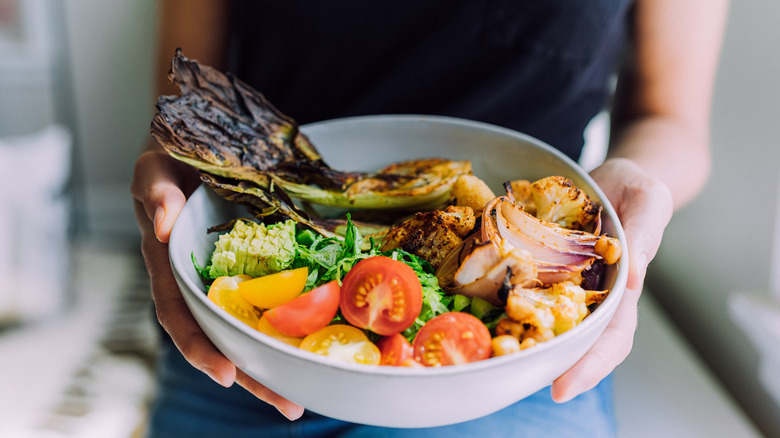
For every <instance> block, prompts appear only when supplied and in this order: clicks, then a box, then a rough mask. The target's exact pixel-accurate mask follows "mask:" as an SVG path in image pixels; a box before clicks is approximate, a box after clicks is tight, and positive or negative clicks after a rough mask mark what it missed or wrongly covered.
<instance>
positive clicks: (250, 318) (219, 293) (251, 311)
mask: <svg viewBox="0 0 780 438" xmlns="http://www.w3.org/2000/svg"><path fill="white" fill-rule="evenodd" d="M251 278H252V277H250V276H248V275H236V276H233V277H227V276H225V277H218V278H216V279H215V280H214V282H213V283H211V286H210V287H209V293H208V297H209V299H210V300H211V301H213V302H214V304H216V305H217V306H219V307H221V308H223V309H225V310H227V312H228V313H229V314H231V315H233V316H235V317H236V318H238V319H239V320H240V321H241V322H244V323H245V324H247V325H250V326H252V327H257V323H258V322H259V321H260V316H259V314H260V312H259V311H258V310H257V309H256V308H255V306H253V305H252V303H250V302H249V301H247V300H245V299H244V298H243V297H242V296H241V294H240V293H239V292H238V285H239V284H240V283H241V282H244V281H246V280H249V279H251Z"/></svg>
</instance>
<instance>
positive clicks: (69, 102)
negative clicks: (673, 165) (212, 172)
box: [0, 0, 780, 437]
mask: <svg viewBox="0 0 780 438" xmlns="http://www.w3.org/2000/svg"><path fill="white" fill-rule="evenodd" d="M155 15H156V3H155V2H154V1H152V0H135V1H123V0H0V169H2V178H3V181H4V184H3V186H2V188H1V189H0V202H1V204H0V205H1V206H2V208H0V278H2V279H3V281H2V282H1V283H0V367H2V368H0V370H1V371H2V372H0V394H3V397H0V418H2V420H0V436H9V437H17V436H47V437H49V436H64V437H69V436H78V437H87V436H100V437H110V436H117V437H130V436H139V433H140V432H139V431H140V430H142V428H143V424H144V421H145V415H146V409H147V406H148V402H149V400H150V398H151V397H152V395H153V393H154V387H153V384H152V378H151V375H152V367H153V363H154V349H155V342H156V339H155V332H154V326H153V324H154V321H153V316H152V310H151V303H150V300H149V292H148V279H147V278H146V276H145V271H144V269H143V263H142V261H141V259H140V254H139V250H138V248H139V235H138V232H137V229H136V225H135V219H134V216H133V210H132V201H131V198H130V193H129V184H130V180H131V177H132V172H133V164H134V161H135V157H136V156H137V154H138V152H139V148H140V147H141V145H142V143H143V142H144V141H145V139H146V138H147V135H148V128H149V122H150V120H151V117H152V115H153V112H154V107H153V102H154V100H155V96H153V95H152V91H151V84H152V80H153V76H152V75H153V72H152V60H153V56H154V53H153V47H154V39H155V31H156V29H155ZM777 16H780V3H778V2H774V1H756V2H732V5H731V13H730V17H729V24H728V29H727V35H726V39H725V43H724V48H723V55H722V58H721V66H720V71H719V76H718V81H717V89H716V93H715V102H714V109H713V131H712V132H713V137H712V144H713V156H714V157H713V159H714V163H713V174H712V177H711V180H710V183H709V185H708V187H707V188H706V189H705V191H704V193H703V194H702V195H701V196H699V198H697V199H696V200H695V201H694V202H693V203H692V204H690V205H689V206H688V207H686V208H685V209H684V210H682V211H680V212H679V214H678V215H677V216H676V217H675V218H674V220H673V222H672V224H671V225H670V227H669V228H668V231H667V233H666V236H665V242H664V244H663V246H662V248H661V251H660V254H659V256H658V257H657V258H656V260H655V261H654V262H653V263H652V264H651V265H650V271H649V278H648V290H647V293H645V294H644V296H643V298H642V303H641V307H640V322H639V331H638V335H637V341H636V344H635V349H634V352H633V353H632V355H631V356H630V357H629V359H628V360H627V361H626V363H625V364H624V365H622V366H621V367H619V368H618V370H617V372H616V378H617V389H616V391H617V399H618V400H617V401H618V407H617V414H618V421H619V425H620V433H621V436H626V437H634V436H704V435H706V436H762V435H763V436H780V374H778V373H776V372H773V371H775V370H778V369H780V190H779V188H780V178H779V176H778V175H779V174H780V172H778V169H780V147H777V146H778V145H777V142H778V140H777V139H778V138H780V87H779V86H778V85H777V83H776V81H777V78H778V77H780V52H778V49H777V46H776V44H777V41H780V30H778V28H777V26H776V25H775V23H774V20H775V17H777Z"/></svg>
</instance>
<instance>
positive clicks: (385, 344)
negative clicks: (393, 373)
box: [376, 333, 414, 367]
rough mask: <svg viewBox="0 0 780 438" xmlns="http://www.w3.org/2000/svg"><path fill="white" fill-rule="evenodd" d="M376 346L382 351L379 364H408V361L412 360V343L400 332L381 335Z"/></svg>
mask: <svg viewBox="0 0 780 438" xmlns="http://www.w3.org/2000/svg"><path fill="white" fill-rule="evenodd" d="M376 346H377V347H379V351H380V352H381V353H382V359H381V360H380V361H379V365H389V366H396V367H400V366H409V365H410V364H411V363H410V362H413V361H414V359H413V358H412V344H410V343H409V341H407V340H406V338H405V337H404V335H402V334H400V333H396V334H393V335H390V336H385V337H383V338H382V339H380V340H379V341H378V342H377V343H376Z"/></svg>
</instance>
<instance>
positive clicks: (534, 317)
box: [506, 281, 588, 342]
mask: <svg viewBox="0 0 780 438" xmlns="http://www.w3.org/2000/svg"><path fill="white" fill-rule="evenodd" d="M506 313H507V316H508V317H509V318H511V319H512V320H513V321H517V322H519V323H523V324H525V325H527V326H528V329H527V330H526V332H527V333H523V337H522V339H524V338H526V337H532V338H534V339H536V340H537V341H539V342H543V341H546V340H549V339H551V338H552V337H553V336H558V335H560V334H561V333H564V332H566V331H567V330H570V329H571V328H573V327H574V326H576V325H577V324H579V323H580V322H581V321H582V320H583V319H584V318H585V317H586V316H588V307H587V305H586V293H585V290H584V289H583V288H581V287H580V286H577V285H575V284H574V283H572V282H570V281H564V282H562V283H556V284H553V285H552V286H550V287H548V288H521V287H516V288H514V289H512V291H511V292H510V293H509V297H508V298H507V304H506Z"/></svg>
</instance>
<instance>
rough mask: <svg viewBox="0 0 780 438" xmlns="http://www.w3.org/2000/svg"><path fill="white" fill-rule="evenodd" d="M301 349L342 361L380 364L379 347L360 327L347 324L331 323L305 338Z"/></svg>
mask: <svg viewBox="0 0 780 438" xmlns="http://www.w3.org/2000/svg"><path fill="white" fill-rule="evenodd" d="M300 347H301V349H303V350H306V351H311V352H312V353H317V354H320V355H323V356H327V357H330V358H332V359H336V360H339V361H342V362H348V363H359V364H367V365H378V364H379V360H380V358H381V354H380V353H379V348H377V346H376V345H374V343H373V342H371V341H370V340H368V337H367V336H366V335H365V333H363V332H362V331H361V330H360V329H357V328H355V327H352V326H351V325H346V324H334V325H329V326H327V327H325V328H323V329H321V330H318V331H316V332H314V333H312V334H310V335H309V336H306V337H305V338H303V341H302V342H301V345H300Z"/></svg>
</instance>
